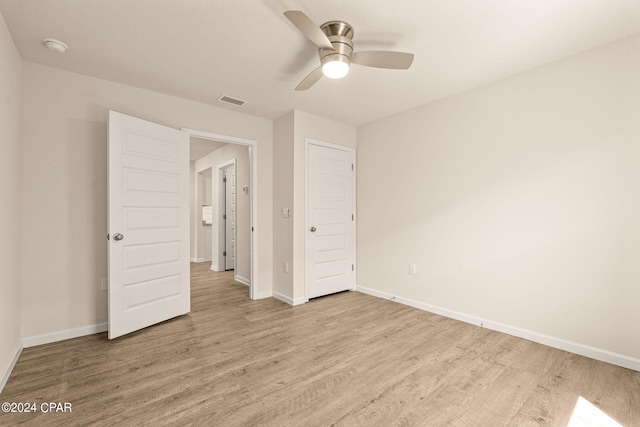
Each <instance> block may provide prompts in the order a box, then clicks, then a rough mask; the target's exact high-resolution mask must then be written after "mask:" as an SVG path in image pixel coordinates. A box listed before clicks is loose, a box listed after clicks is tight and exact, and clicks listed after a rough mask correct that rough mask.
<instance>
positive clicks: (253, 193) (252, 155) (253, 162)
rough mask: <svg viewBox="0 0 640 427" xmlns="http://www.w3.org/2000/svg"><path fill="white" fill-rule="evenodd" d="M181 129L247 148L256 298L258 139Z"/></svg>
mask: <svg viewBox="0 0 640 427" xmlns="http://www.w3.org/2000/svg"><path fill="white" fill-rule="evenodd" d="M181 130H182V131H183V132H186V133H187V134H189V136H190V137H196V138H201V139H209V140H212V141H220V142H225V143H227V144H237V145H244V146H245V147H247V148H248V150H249V182H250V184H249V195H250V197H249V226H250V232H251V235H250V237H251V280H250V284H249V298H250V299H252V300H255V299H258V291H257V290H258V274H257V273H258V268H257V263H256V259H257V258H258V234H257V233H256V224H257V223H258V212H259V210H258V141H256V140H255V139H249V138H243V137H239V136H231V135H224V134H221V133H215V132H208V131H203V130H197V129H189V128H181ZM236 191H237V188H236Z"/></svg>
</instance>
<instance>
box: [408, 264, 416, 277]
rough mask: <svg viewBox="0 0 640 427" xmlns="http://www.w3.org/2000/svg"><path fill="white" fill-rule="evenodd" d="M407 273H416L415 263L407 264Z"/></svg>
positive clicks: (413, 274)
mask: <svg viewBox="0 0 640 427" xmlns="http://www.w3.org/2000/svg"><path fill="white" fill-rule="evenodd" d="M409 274H411V275H412V276H415V275H416V265H415V264H409Z"/></svg>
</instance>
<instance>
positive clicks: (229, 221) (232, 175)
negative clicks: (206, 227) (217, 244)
mask: <svg viewBox="0 0 640 427" xmlns="http://www.w3.org/2000/svg"><path fill="white" fill-rule="evenodd" d="M222 173H223V184H224V185H223V187H224V197H223V200H224V210H223V211H224V214H223V220H224V230H225V238H224V243H225V249H224V252H223V254H224V255H225V270H234V269H235V268H236V267H235V266H236V165H235V163H234V164H231V165H229V166H227V167H225V168H224V169H223V172H222Z"/></svg>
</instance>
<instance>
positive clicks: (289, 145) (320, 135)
mask: <svg viewBox="0 0 640 427" xmlns="http://www.w3.org/2000/svg"><path fill="white" fill-rule="evenodd" d="M307 138H311V139H316V140H320V141H324V142H330V143H332V144H338V145H344V146H347V147H355V146H356V128H355V127H354V126H351V125H347V124H344V123H340V122H336V121H335V120H330V119H326V118H324V117H320V116H316V115H313V114H309V113H305V112H304V111H300V110H293V111H291V112H289V113H287V114H285V115H284V116H282V117H280V118H278V119H276V120H275V122H274V166H275V172H274V180H273V185H274V231H275V235H276V236H278V238H277V239H276V241H275V242H274V296H276V297H278V298H280V299H283V300H285V301H287V302H289V303H291V304H294V305H297V304H302V303H304V302H305V301H307V289H306V254H305V242H306V236H307V230H306V227H305V215H306V201H305V193H306V181H305V174H306V152H305V150H306V148H305V144H306V142H305V141H306V139H307ZM282 208H290V209H291V217H290V218H282V215H281V213H282ZM283 262H289V264H290V268H289V273H284V271H283V267H282V264H283Z"/></svg>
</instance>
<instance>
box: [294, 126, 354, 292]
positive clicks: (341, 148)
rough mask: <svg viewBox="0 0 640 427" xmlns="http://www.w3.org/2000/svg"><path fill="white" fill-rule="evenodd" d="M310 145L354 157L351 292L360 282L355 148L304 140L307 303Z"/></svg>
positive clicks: (306, 281)
mask: <svg viewBox="0 0 640 427" xmlns="http://www.w3.org/2000/svg"><path fill="white" fill-rule="evenodd" d="M310 145H318V146H320V147H324V148H331V149H334V150H339V151H346V152H349V153H351V155H352V156H353V174H352V181H353V183H352V184H353V200H352V209H353V221H352V224H353V266H354V269H353V283H352V286H351V289H350V290H352V291H353V290H355V289H356V283H357V282H358V280H357V274H358V264H357V262H356V260H357V242H356V240H357V237H356V230H357V221H358V215H357V214H356V200H357V195H356V172H357V170H358V169H357V166H356V149H355V148H354V147H348V146H346V145H339V144H333V143H331V142H326V141H321V140H319V139H313V138H305V139H304V161H305V171H304V188H305V192H304V210H305V215H304V257H305V262H304V265H305V272H304V293H305V295H304V300H305V302H307V301H309V263H310V260H311V256H310V254H311V248H310V246H311V245H310V242H309V233H308V231H309V227H310V226H311V221H310V220H309V169H310V168H309V146H310Z"/></svg>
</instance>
